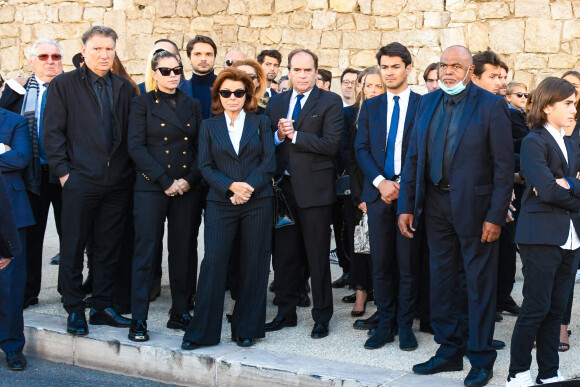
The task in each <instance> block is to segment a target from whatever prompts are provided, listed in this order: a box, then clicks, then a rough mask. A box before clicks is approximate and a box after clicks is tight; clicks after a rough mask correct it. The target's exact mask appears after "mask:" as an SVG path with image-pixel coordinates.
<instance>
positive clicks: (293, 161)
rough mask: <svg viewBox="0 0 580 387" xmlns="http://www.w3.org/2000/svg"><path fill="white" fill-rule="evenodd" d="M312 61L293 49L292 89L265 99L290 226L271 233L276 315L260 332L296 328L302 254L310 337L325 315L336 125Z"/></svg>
mask: <svg viewBox="0 0 580 387" xmlns="http://www.w3.org/2000/svg"><path fill="white" fill-rule="evenodd" d="M317 68H318V57H317V56H316V55H315V54H314V53H312V52H311V51H310V50H306V49H297V50H294V51H292V52H291V53H290V54H289V56H288V69H289V73H288V74H289V78H290V81H291V83H292V91H291V92H288V93H281V94H277V95H275V96H273V97H272V98H271V99H270V101H269V102H268V106H267V107H266V112H265V115H266V116H268V118H270V122H271V125H272V131H273V132H274V133H273V136H274V141H275V144H276V164H277V170H276V173H275V179H278V180H280V183H279V187H280V188H281V189H282V191H283V192H284V195H285V196H286V200H287V201H288V205H289V206H290V209H291V211H292V214H293V215H294V220H295V221H296V224H295V225H292V226H286V227H282V228H277V229H275V231H274V250H273V266H274V281H275V283H276V286H275V292H276V298H277V300H278V314H277V315H276V317H275V318H274V320H273V321H271V322H269V323H267V324H266V331H276V330H279V329H282V328H284V327H291V326H296V324H297V316H296V306H297V304H298V302H299V290H300V289H299V288H300V284H301V279H302V278H303V273H302V269H301V266H300V260H299V257H300V256H301V255H304V254H305V255H306V258H307V259H308V265H309V268H310V274H311V278H312V299H313V309H312V318H313V319H314V322H315V324H314V328H313V329H312V332H311V337H312V338H315V339H319V338H322V337H326V336H328V323H329V321H330V319H331V317H332V314H333V305H332V287H331V282H330V281H331V280H330V262H329V260H328V254H329V252H330V223H331V221H332V206H333V204H334V202H335V200H336V196H335V188H334V184H335V182H334V180H335V173H334V165H333V163H332V159H333V157H334V155H335V154H336V153H337V152H338V149H339V145H340V138H341V131H342V125H343V113H342V103H341V100H340V97H339V96H338V95H336V94H334V93H329V92H326V91H324V90H321V89H319V88H318V87H316V74H317V72H316V70H317Z"/></svg>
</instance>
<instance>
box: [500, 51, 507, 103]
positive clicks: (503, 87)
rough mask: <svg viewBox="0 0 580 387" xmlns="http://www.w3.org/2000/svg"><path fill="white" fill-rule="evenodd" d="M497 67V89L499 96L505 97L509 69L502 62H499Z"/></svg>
mask: <svg viewBox="0 0 580 387" xmlns="http://www.w3.org/2000/svg"><path fill="white" fill-rule="evenodd" d="M499 67H500V74H499V80H500V83H501V84H500V87H499V95H501V96H502V97H505V95H506V92H507V84H508V81H507V76H508V73H509V72H510V69H509V67H508V65H507V64H506V63H505V62H504V61H503V60H502V61H500V62H499Z"/></svg>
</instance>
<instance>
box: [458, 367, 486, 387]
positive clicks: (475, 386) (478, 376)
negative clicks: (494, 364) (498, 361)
mask: <svg viewBox="0 0 580 387" xmlns="http://www.w3.org/2000/svg"><path fill="white" fill-rule="evenodd" d="M492 377H493V370H492V369H487V368H483V367H471V370H469V373H468V374H467V377H466V378H465V381H464V384H465V385H466V386H468V387H482V386H485V385H486V384H487V383H489V381H490V380H491V378H492Z"/></svg>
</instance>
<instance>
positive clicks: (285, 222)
mask: <svg viewBox="0 0 580 387" xmlns="http://www.w3.org/2000/svg"><path fill="white" fill-rule="evenodd" d="M283 178H284V177H281V178H279V179H278V180H274V179H272V189H273V190H274V228H282V227H286V226H292V225H294V217H293V216H292V212H291V211H290V207H289V206H288V202H287V201H286V197H285V196H284V192H282V188H280V187H279V186H278V184H280V182H281V181H282V179H283Z"/></svg>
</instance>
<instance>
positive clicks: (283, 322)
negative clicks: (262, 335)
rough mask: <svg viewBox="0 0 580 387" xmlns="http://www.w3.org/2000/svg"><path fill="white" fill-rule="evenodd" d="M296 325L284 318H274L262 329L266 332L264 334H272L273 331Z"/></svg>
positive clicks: (293, 321) (294, 321)
mask: <svg viewBox="0 0 580 387" xmlns="http://www.w3.org/2000/svg"><path fill="white" fill-rule="evenodd" d="M296 325H298V323H297V322H296V320H295V319H294V320H290V319H288V318H286V317H284V316H280V315H278V316H276V317H275V318H274V320H272V321H270V322H269V323H266V326H265V327H264V329H265V330H266V332H273V331H279V330H280V329H282V328H285V327H295V326H296Z"/></svg>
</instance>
